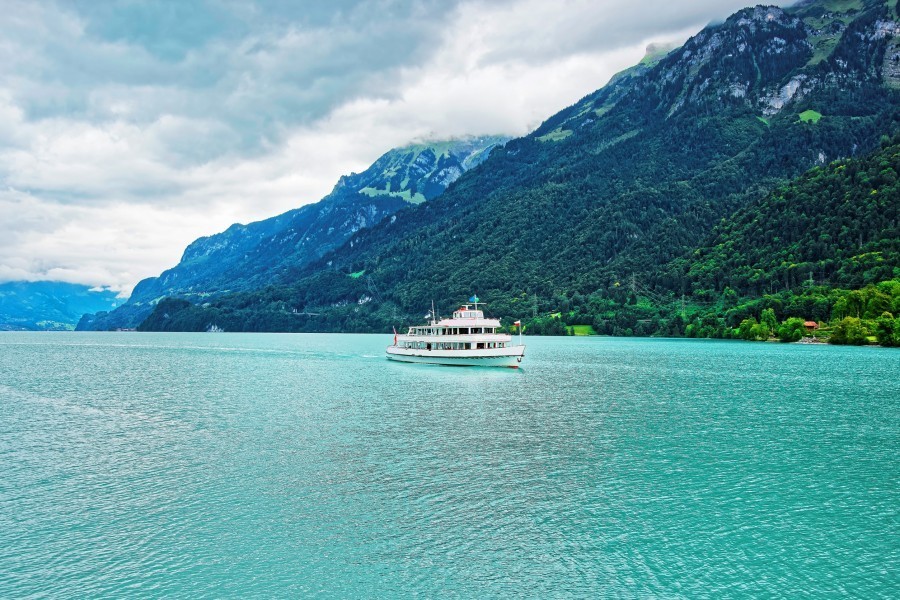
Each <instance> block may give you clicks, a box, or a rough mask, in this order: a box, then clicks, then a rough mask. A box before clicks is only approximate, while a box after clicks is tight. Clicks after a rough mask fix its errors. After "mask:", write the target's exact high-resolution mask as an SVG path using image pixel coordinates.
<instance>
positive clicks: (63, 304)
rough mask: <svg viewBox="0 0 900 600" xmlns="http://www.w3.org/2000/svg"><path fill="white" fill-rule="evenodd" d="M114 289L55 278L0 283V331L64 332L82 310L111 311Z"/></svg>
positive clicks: (117, 299)
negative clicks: (54, 279)
mask: <svg viewBox="0 0 900 600" xmlns="http://www.w3.org/2000/svg"><path fill="white" fill-rule="evenodd" d="M121 302H122V300H121V299H119V298H118V297H117V296H116V293H115V292H110V291H106V290H94V289H93V288H90V287H88V286H86V285H78V284H75V283H63V282H59V281H12V282H7V283H0V331H68V330H71V329H74V328H75V324H76V323H77V322H78V320H79V318H81V315H83V314H84V313H86V312H97V311H105V310H112V309H114V308H115V307H116V306H118V305H119V304H121Z"/></svg>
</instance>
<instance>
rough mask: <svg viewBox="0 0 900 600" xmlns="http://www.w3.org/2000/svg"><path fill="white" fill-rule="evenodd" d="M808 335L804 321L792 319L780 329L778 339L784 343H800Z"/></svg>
mask: <svg viewBox="0 0 900 600" xmlns="http://www.w3.org/2000/svg"><path fill="white" fill-rule="evenodd" d="M804 335H806V325H804V321H803V319H800V318H797V317H792V318H790V319H788V320H787V321H785V322H784V323H782V324H781V326H780V327H779V328H778V339H779V340H781V341H782V342H799V341H800V339H801V338H802V337H803V336H804Z"/></svg>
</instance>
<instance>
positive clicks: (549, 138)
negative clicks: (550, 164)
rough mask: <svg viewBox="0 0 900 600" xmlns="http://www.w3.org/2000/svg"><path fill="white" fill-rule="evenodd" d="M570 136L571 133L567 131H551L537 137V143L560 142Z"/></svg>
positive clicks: (558, 129)
mask: <svg viewBox="0 0 900 600" xmlns="http://www.w3.org/2000/svg"><path fill="white" fill-rule="evenodd" d="M570 135H572V132H571V131H569V130H568V129H560V128H556V129H554V130H553V131H551V132H550V133H548V134H546V135H542V136H541V137H539V138H538V141H539V142H561V141H562V140H564V139H566V138H567V137H569V136H570Z"/></svg>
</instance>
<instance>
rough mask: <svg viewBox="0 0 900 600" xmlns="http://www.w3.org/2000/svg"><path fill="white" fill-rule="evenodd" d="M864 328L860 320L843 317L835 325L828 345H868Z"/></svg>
mask: <svg viewBox="0 0 900 600" xmlns="http://www.w3.org/2000/svg"><path fill="white" fill-rule="evenodd" d="M866 335H867V332H866V328H865V327H864V326H863V323H862V321H861V320H860V319H857V318H856V317H844V318H843V319H842V320H841V321H840V323H838V324H837V325H835V327H834V331H832V332H831V337H830V338H828V343H829V344H840V345H848V346H863V345H865V344H867V343H869V340H868V339H867V338H866Z"/></svg>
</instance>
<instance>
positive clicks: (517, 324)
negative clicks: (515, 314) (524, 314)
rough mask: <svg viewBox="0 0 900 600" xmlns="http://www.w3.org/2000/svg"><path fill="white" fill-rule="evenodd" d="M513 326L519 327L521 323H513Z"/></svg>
mask: <svg viewBox="0 0 900 600" xmlns="http://www.w3.org/2000/svg"><path fill="white" fill-rule="evenodd" d="M513 325H515V326H516V327H521V326H522V321H516V322H515V323H513Z"/></svg>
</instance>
